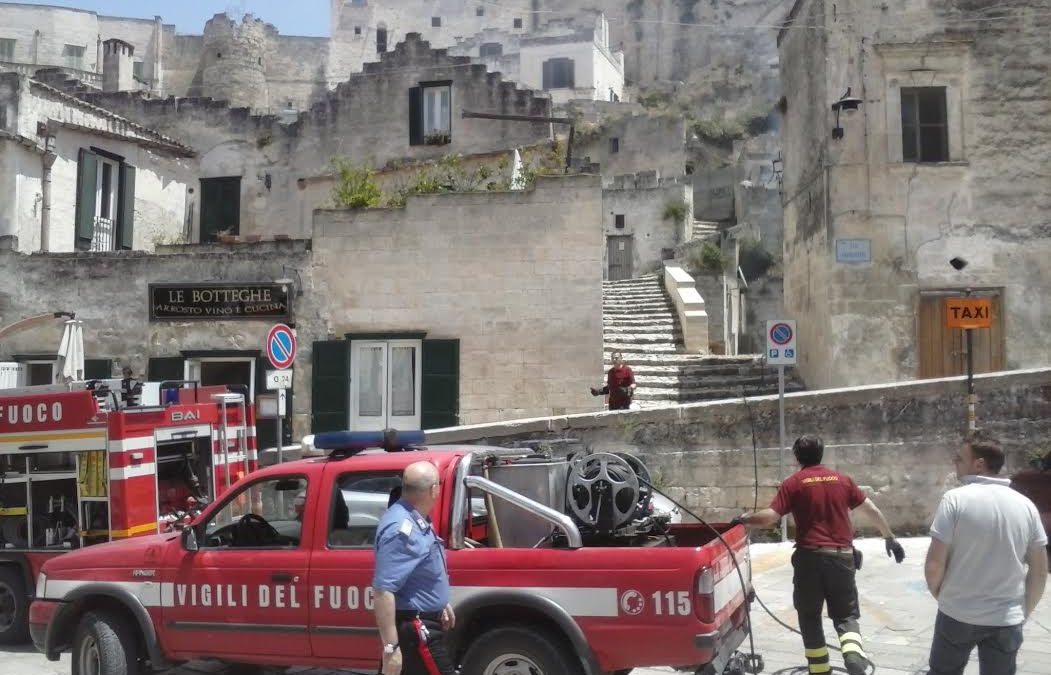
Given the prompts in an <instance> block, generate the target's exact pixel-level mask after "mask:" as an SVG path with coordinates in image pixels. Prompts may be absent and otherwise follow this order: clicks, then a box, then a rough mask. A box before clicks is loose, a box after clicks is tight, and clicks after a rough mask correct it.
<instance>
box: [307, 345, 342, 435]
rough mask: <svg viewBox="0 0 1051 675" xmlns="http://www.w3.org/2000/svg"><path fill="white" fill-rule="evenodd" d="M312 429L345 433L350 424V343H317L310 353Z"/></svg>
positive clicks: (314, 430)
mask: <svg viewBox="0 0 1051 675" xmlns="http://www.w3.org/2000/svg"><path fill="white" fill-rule="evenodd" d="M311 366H312V373H313V375H312V377H313V380H312V382H311V387H310V391H311V395H310V405H311V415H310V430H311V431H312V432H313V433H315V434H316V433H320V432H322V431H342V430H343V429H346V428H347V427H348V426H349V424H350V343H349V342H347V341H346V340H325V341H319V342H315V343H314V347H313V353H312V354H311Z"/></svg>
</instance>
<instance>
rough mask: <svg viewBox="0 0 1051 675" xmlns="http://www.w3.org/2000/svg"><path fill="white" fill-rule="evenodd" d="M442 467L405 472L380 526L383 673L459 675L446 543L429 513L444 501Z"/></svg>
mask: <svg viewBox="0 0 1051 675" xmlns="http://www.w3.org/2000/svg"><path fill="white" fill-rule="evenodd" d="M439 484H440V481H439V479H438V469H437V468H436V467H435V466H434V465H433V464H431V463H430V462H414V463H413V464H410V465H409V466H407V467H406V468H405V471H404V473H402V485H401V496H400V498H399V499H398V500H397V501H395V502H394V503H393V504H391V506H390V508H388V509H387V511H386V512H385V513H384V514H383V517H382V518H381V519H380V522H379V525H378V526H377V527H376V571H375V576H374V577H373V580H372V586H373V588H375V589H376V599H375V615H376V625H377V627H378V628H379V631H380V639H381V640H382V643H383V652H382V667H381V669H380V672H381V673H382V675H401V674H402V673H404V675H453V673H454V670H453V666H452V664H451V662H450V660H449V657H448V655H447V654H446V651H445V645H444V643H443V631H445V630H449V629H451V628H452V627H453V626H454V624H455V622H456V616H455V615H454V614H453V609H452V605H450V604H449V572H448V569H447V568H446V564H445V542H443V541H442V540H441V538H439V537H438V535H437V533H435V531H434V528H433V527H431V523H430V520H429V518H428V514H429V513H430V512H431V509H432V508H434V504H435V502H436V501H437V499H438V486H439Z"/></svg>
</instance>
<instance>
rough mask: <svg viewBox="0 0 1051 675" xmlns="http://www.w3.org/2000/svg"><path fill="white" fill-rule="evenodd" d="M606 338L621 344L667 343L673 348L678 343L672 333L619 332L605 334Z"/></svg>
mask: <svg viewBox="0 0 1051 675" xmlns="http://www.w3.org/2000/svg"><path fill="white" fill-rule="evenodd" d="M604 338H607V339H609V340H616V341H617V343H619V344H632V345H642V344H646V345H659V344H666V345H670V346H671V347H673V348H674V347H675V345H676V344H677V341H676V339H675V336H674V335H673V334H671V333H617V334H615V335H608V336H604Z"/></svg>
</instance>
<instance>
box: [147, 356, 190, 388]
mask: <svg viewBox="0 0 1051 675" xmlns="http://www.w3.org/2000/svg"><path fill="white" fill-rule="evenodd" d="M184 363H185V360H184V359H183V357H181V356H162V357H156V358H151V359H150V361H149V363H148V364H147V366H146V379H147V380H148V381H150V382H164V381H165V380H181V379H183V377H184V376H185V375H186V371H185V369H184Z"/></svg>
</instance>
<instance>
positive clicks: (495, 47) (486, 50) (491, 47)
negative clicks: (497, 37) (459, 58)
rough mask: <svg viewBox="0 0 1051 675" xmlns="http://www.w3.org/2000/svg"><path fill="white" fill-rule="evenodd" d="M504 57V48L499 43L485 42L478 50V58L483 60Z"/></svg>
mask: <svg viewBox="0 0 1051 675" xmlns="http://www.w3.org/2000/svg"><path fill="white" fill-rule="evenodd" d="M503 55H504V46H503V45H502V44H500V43H499V42H486V43H485V44H483V45H482V46H481V47H480V48H479V49H478V56H480V57H481V58H483V59H492V58H498V57H500V56H503Z"/></svg>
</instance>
